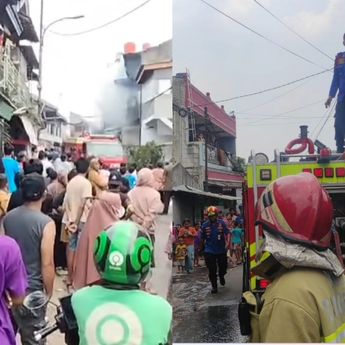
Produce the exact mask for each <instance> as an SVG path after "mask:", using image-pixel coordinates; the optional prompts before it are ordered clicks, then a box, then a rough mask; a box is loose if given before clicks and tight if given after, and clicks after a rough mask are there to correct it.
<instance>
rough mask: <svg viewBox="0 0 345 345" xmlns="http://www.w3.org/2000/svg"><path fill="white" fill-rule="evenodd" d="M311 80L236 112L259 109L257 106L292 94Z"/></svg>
mask: <svg viewBox="0 0 345 345" xmlns="http://www.w3.org/2000/svg"><path fill="white" fill-rule="evenodd" d="M309 81H310V79H308V80H306V81H305V82H304V83H302V84H300V85H297V86H295V87H294V88H292V89H290V90H289V91H287V92H284V93H282V94H280V95H278V96H276V97H273V98H271V99H270V100H268V101H266V102H264V103H260V104H257V105H256V106H254V107H250V108H246V109H244V110H238V111H236V114H239V113H244V112H246V111H251V110H253V109H257V108H259V107H262V106H264V105H267V104H270V103H272V102H274V101H275V100H277V99H279V98H282V97H285V96H286V95H288V94H290V93H291V92H293V91H295V90H297V89H298V88H300V87H302V86H304V85H305V84H307V83H308V82H309Z"/></svg>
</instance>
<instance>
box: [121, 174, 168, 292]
mask: <svg viewBox="0 0 345 345" xmlns="http://www.w3.org/2000/svg"><path fill="white" fill-rule="evenodd" d="M154 184H155V179H154V176H153V174H152V170H150V169H148V168H143V169H141V170H140V171H139V173H138V182H137V186H136V187H135V188H134V189H132V190H131V191H130V192H129V193H128V198H129V203H130V204H129V206H128V211H129V213H128V214H129V217H130V219H131V220H132V221H134V222H136V223H137V224H139V225H141V226H142V227H143V229H145V230H146V231H147V232H148V233H149V234H150V237H151V240H152V243H153V244H154V242H155V219H156V217H157V215H158V214H160V213H162V212H163V209H164V205H163V203H162V202H161V197H160V194H159V192H157V191H156V190H155V189H154ZM153 267H154V260H153ZM143 288H144V289H146V290H147V291H149V292H152V293H153V290H149V289H147V288H146V284H144V285H143Z"/></svg>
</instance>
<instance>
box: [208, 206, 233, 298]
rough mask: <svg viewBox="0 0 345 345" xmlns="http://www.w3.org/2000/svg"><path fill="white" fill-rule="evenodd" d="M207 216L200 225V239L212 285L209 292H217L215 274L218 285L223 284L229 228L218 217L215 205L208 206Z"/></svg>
mask: <svg viewBox="0 0 345 345" xmlns="http://www.w3.org/2000/svg"><path fill="white" fill-rule="evenodd" d="M207 216H208V220H207V221H206V222H204V223H203V224H202V226H201V239H202V241H203V244H204V248H205V249H204V258H205V263H206V266H207V268H208V273H209V279H210V282H211V285H212V290H211V293H217V292H218V287H217V285H218V284H217V275H218V277H219V282H220V285H222V286H224V285H225V278H224V276H225V275H226V270H227V256H226V254H227V251H228V248H229V229H228V228H227V226H226V224H225V222H224V221H223V220H221V219H218V209H217V207H215V206H210V207H208V209H207Z"/></svg>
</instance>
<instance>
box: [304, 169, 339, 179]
mask: <svg viewBox="0 0 345 345" xmlns="http://www.w3.org/2000/svg"><path fill="white" fill-rule="evenodd" d="M334 170H335V176H336V177H345V168H335V169H333V168H325V169H322V168H315V169H314V171H313V169H310V168H305V169H303V170H302V171H303V172H305V173H311V174H312V173H314V175H315V177H317V178H323V177H326V178H333V177H335V176H334Z"/></svg>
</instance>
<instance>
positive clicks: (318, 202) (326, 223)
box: [256, 173, 333, 249]
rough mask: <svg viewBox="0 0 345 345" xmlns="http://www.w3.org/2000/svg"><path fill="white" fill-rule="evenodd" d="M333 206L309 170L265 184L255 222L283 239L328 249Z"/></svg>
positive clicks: (257, 207)
mask: <svg viewBox="0 0 345 345" xmlns="http://www.w3.org/2000/svg"><path fill="white" fill-rule="evenodd" d="M332 216H333V205H332V202H331V199H330V197H329V196H328V194H327V192H326V191H325V190H324V189H323V188H322V187H321V185H320V183H319V181H318V180H317V178H316V177H315V176H314V175H312V174H310V173H302V174H299V175H294V176H286V177H281V178H279V179H277V180H276V181H274V182H272V183H271V184H270V185H268V186H267V187H266V189H265V190H264V192H263V193H262V195H261V197H260V199H259V201H258V203H257V205H256V223H257V224H260V225H262V226H263V228H264V229H265V230H267V231H268V232H271V233H274V234H279V235H280V236H281V237H283V238H285V239H286V240H291V241H292V242H297V243H304V244H307V245H311V246H313V247H316V248H318V249H327V248H328V247H329V246H330V240H331V225H332Z"/></svg>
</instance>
